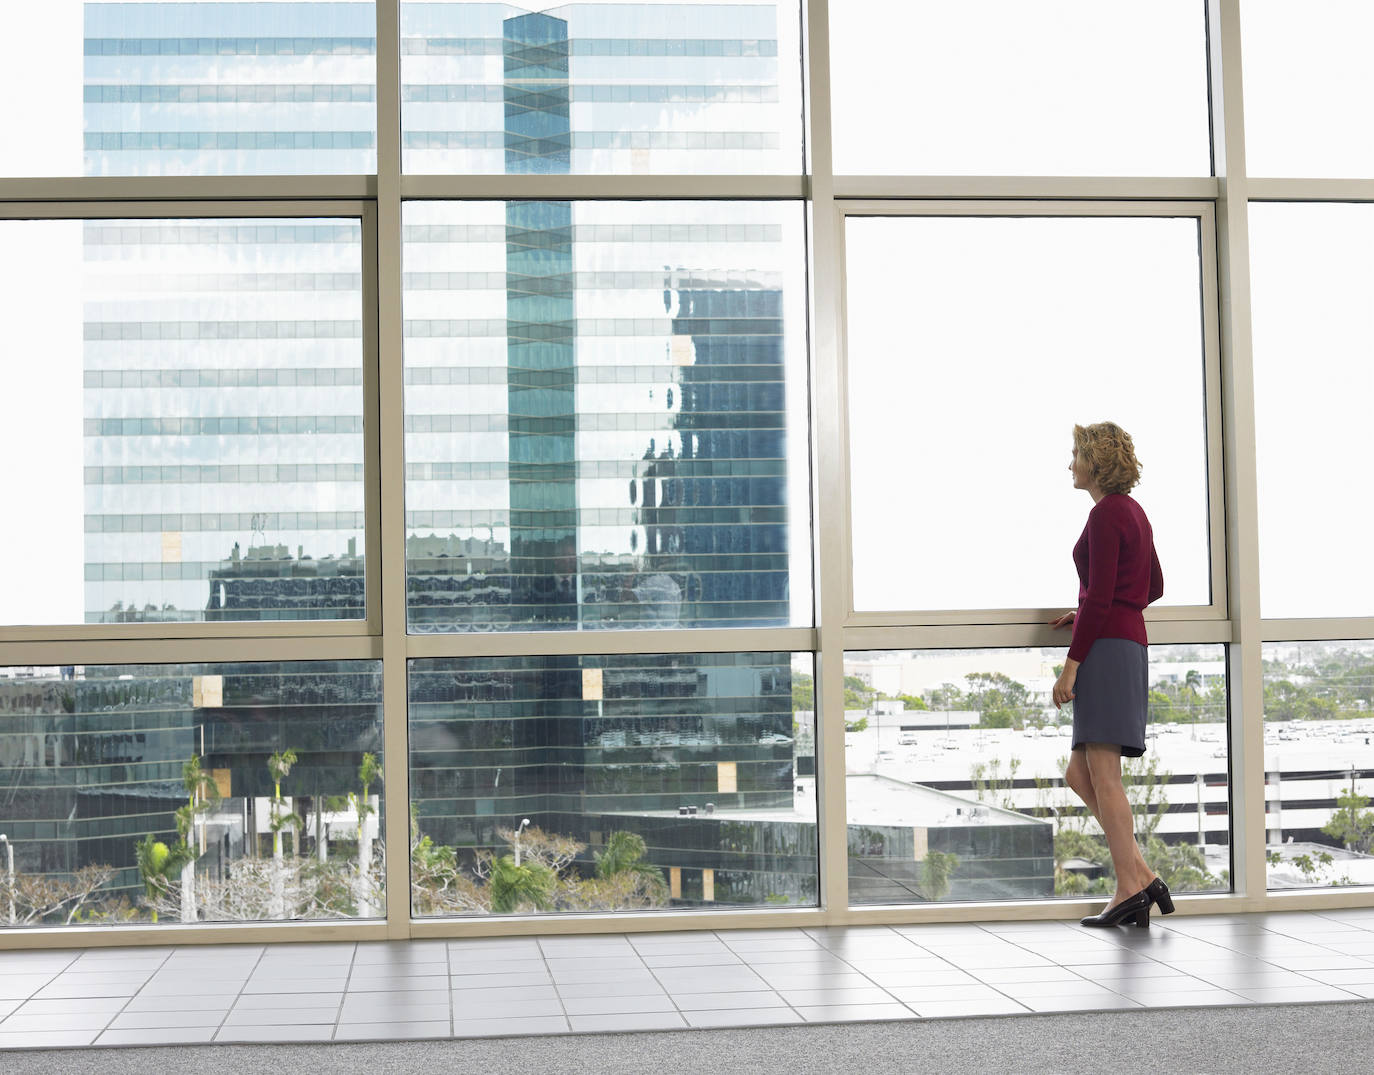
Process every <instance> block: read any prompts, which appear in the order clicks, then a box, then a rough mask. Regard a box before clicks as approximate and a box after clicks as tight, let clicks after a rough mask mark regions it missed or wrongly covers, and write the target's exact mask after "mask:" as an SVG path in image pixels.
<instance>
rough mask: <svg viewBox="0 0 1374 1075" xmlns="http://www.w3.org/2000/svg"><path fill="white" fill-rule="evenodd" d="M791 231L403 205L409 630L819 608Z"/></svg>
mask: <svg viewBox="0 0 1374 1075" xmlns="http://www.w3.org/2000/svg"><path fill="white" fill-rule="evenodd" d="M802 227H803V224H802V212H801V207H800V206H799V205H796V204H794V203H729V202H708V203H680V202H577V203H571V202H510V203H504V204H503V203H500V202H495V203H481V202H467V203H413V204H410V205H407V206H406V210H405V268H406V274H405V317H406V320H405V334H406V337H405V349H406V354H405V363H406V373H405V375H406V533H407V535H408V538H407V548H406V562H407V568H408V572H409V586H408V593H409V608H410V625H411V629H412V630H416V631H450V630H464V631H468V630H510V629H523V630H529V629H534V628H541V629H542V628H552V629H573V630H575V629H579V628H586V629H590V628H618V627H635V628H645V627H713V626H727V625H728V626H745V625H755V626H757V625H787V624H789V623H810V622H811V594H810V577H811V554H810V548H809V545H808V521H809V513H808V510H807V505H808V498H807V478H808V474H807V420H806V413H807V412H806V365H805V363H806V350H805V347H806V344H805V323H806V322H805V317H806V310H805V298H804V296H805V294H806V289H805V280H804V275H803V271H804V266H805V252H804V247H803V239H802Z"/></svg>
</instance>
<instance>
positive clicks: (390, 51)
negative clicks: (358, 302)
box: [376, 0, 410, 939]
mask: <svg viewBox="0 0 1374 1075" xmlns="http://www.w3.org/2000/svg"><path fill="white" fill-rule="evenodd" d="M401 255H402V251H401V47H400V0H377V308H378V312H377V368H378V379H377V380H378V406H379V410H380V420H379V422H378V432H379V441H378V453H379V460H378V466H377V469H376V474H377V479H378V481H379V482H380V493H379V504H380V510H381V532H380V535H379V536H380V539H381V540H380V544H381V578H380V580H379V581H380V583H381V585H380V587H379V589H380V611H381V628H382V728H383V747H382V750H383V758H382V765H383V782H382V794H383V796H384V798H385V802H386V831H385V846H386V922H387V936H388V937H392V938H397V939H400V938H406V937H409V936H410V779H409V777H410V754H409V748H408V740H407V734H406V731H407V729H406V721H407V711H406V549H405V537H406V535H405V413H404V408H405V389H404V370H403V357H402V353H401V347H402V342H403V340H402V334H403V322H402V315H401V290H402V287H401Z"/></svg>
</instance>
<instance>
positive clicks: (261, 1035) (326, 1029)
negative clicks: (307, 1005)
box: [214, 1023, 334, 1042]
mask: <svg viewBox="0 0 1374 1075" xmlns="http://www.w3.org/2000/svg"><path fill="white" fill-rule="evenodd" d="M333 1036H334V1024H333V1023H318V1024H310V1025H307V1026H251V1025H248V1026H224V1027H220V1029H219V1030H218V1031H217V1032H216V1033H215V1038H214V1040H215V1041H238V1042H279V1041H329V1040H330V1039H331V1038H332V1037H333Z"/></svg>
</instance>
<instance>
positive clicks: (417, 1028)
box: [334, 1019, 450, 1041]
mask: <svg viewBox="0 0 1374 1075" xmlns="http://www.w3.org/2000/svg"><path fill="white" fill-rule="evenodd" d="M449 1034H450V1029H449V1021H448V1020H447V1019H441V1020H438V1021H430V1022H423V1021H417V1022H408V1023H340V1024H339V1026H338V1028H337V1029H336V1030H335V1031H334V1040H335V1041H404V1040H414V1039H417V1038H447V1037H448V1036H449Z"/></svg>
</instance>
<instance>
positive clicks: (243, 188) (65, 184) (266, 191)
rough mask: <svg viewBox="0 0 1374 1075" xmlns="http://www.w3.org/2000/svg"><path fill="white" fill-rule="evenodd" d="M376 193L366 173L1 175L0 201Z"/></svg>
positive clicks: (329, 197)
mask: <svg viewBox="0 0 1374 1075" xmlns="http://www.w3.org/2000/svg"><path fill="white" fill-rule="evenodd" d="M375 195H376V179H375V178H374V177H373V176H370V175H270V176H268V175H225V176H202V175H196V176H181V175H177V176H160V175H155V176H150V175H140V176H56V177H50V178H42V179H34V178H24V179H0V203H4V202H13V201H18V202H52V203H54V204H61V203H70V202H78V201H104V202H121V201H137V202H145V201H157V202H165V203H169V204H175V203H177V202H184V201H213V200H220V199H230V200H235V201H242V200H258V199H269V200H271V199H275V200H280V199H283V198H289V199H292V200H294V201H337V200H340V199H343V200H355V201H356V200H360V199H368V198H372V197H374V196H375Z"/></svg>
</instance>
